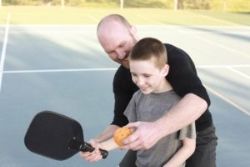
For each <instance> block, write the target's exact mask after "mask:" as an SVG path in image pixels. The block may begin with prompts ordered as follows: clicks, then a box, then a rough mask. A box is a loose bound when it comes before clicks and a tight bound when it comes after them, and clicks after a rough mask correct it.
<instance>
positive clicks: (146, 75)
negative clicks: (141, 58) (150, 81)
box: [143, 74, 151, 78]
mask: <svg viewBox="0 0 250 167" xmlns="http://www.w3.org/2000/svg"><path fill="white" fill-rule="evenodd" d="M143 76H144V77H145V78H149V77H151V75H148V74H144V75H143Z"/></svg>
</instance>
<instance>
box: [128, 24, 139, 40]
mask: <svg viewBox="0 0 250 167" xmlns="http://www.w3.org/2000/svg"><path fill="white" fill-rule="evenodd" d="M129 32H130V34H131V35H132V36H133V37H134V38H135V39H136V40H138V39H139V37H138V34H137V29H136V27H135V26H133V25H132V26H130V29H129Z"/></svg>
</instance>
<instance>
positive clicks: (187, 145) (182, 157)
mask: <svg viewBox="0 0 250 167" xmlns="http://www.w3.org/2000/svg"><path fill="white" fill-rule="evenodd" d="M182 144H183V145H182V147H181V148H180V149H179V150H178V151H177V152H176V153H175V155H174V156H173V157H172V158H171V159H170V160H169V161H168V162H167V163H166V164H165V165H164V166H163V167H179V166H181V165H182V164H183V163H184V162H185V161H186V160H187V159H188V158H189V157H190V156H191V155H192V154H193V153H194V150H195V145H196V139H190V138H185V139H183V140H182Z"/></svg>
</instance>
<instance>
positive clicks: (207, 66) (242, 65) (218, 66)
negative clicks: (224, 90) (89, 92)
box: [3, 64, 250, 74]
mask: <svg viewBox="0 0 250 167" xmlns="http://www.w3.org/2000/svg"><path fill="white" fill-rule="evenodd" d="M196 67H197V69H211V68H229V69H230V68H234V67H240V68H250V64H236V65H200V66H199V65H198V66H196ZM115 70H117V68H72V69H44V70H6V71H3V73H4V74H21V73H56V72H85V71H115Z"/></svg>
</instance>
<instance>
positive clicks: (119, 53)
mask: <svg viewBox="0 0 250 167" xmlns="http://www.w3.org/2000/svg"><path fill="white" fill-rule="evenodd" d="M115 52H116V54H117V58H118V59H124V56H125V52H124V51H122V50H121V49H117V50H116V51H115Z"/></svg>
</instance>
